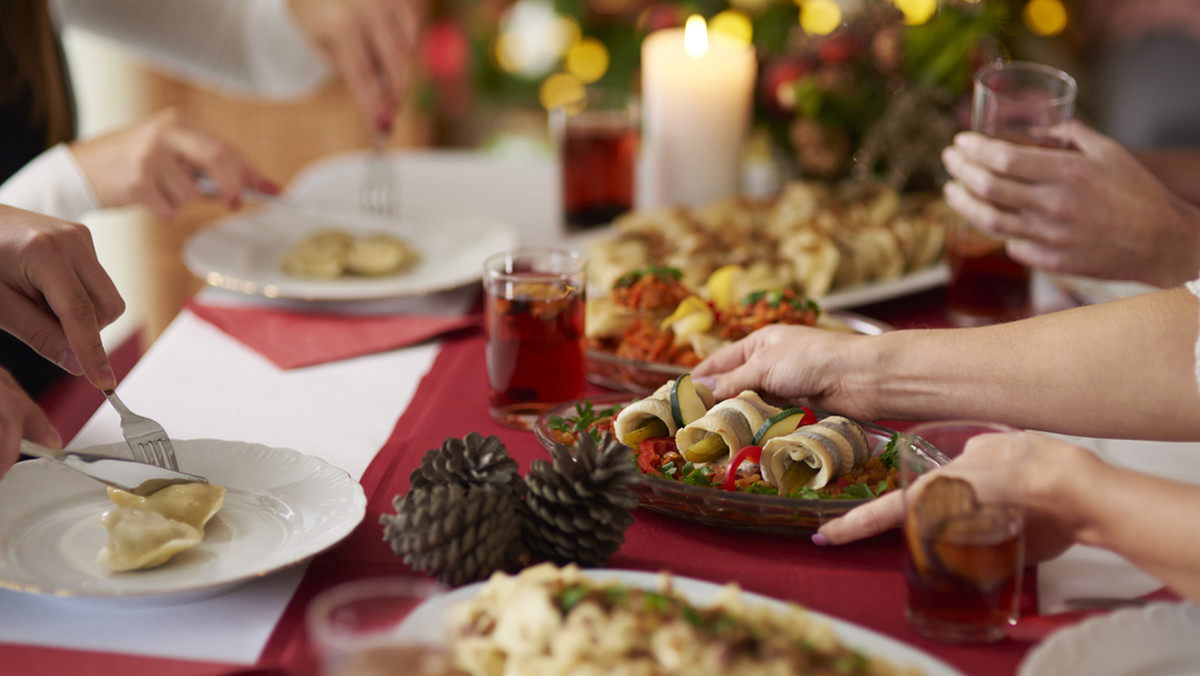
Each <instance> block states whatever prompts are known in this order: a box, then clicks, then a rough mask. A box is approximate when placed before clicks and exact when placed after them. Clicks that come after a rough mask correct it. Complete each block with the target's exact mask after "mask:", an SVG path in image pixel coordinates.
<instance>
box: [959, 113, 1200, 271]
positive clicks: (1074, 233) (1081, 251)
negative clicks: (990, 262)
mask: <svg viewBox="0 0 1200 676" xmlns="http://www.w3.org/2000/svg"><path fill="white" fill-rule="evenodd" d="M1062 131H1063V136H1064V138H1065V140H1066V141H1067V142H1068V144H1069V146H1070V147H1071V149H1070V150H1062V149H1052V148H1038V147H1032V146H1022V145H1016V144H1013V143H1009V142H1006V141H1002V140H998V139H993V138H989V137H986V136H983V135H980V134H977V133H973V132H964V133H961V134H959V135H958V136H956V137H955V139H954V144H953V145H951V146H949V147H948V148H946V149H945V150H944V151H943V153H942V161H943V163H944V164H945V166H946V170H947V171H948V172H949V173H950V175H951V176H952V177H953V178H954V180H953V181H951V182H949V183H947V184H946V186H945V189H944V193H945V196H946V201H947V202H948V203H949V204H950V206H952V207H954V209H955V210H956V211H958V212H959V214H961V215H962V216H963V217H964V218H966V219H967V220H968V221H970V222H971V223H972V224H974V225H975V226H976V227H978V228H979V229H981V230H984V231H986V232H988V233H990V234H992V235H994V236H996V237H1000V238H1003V239H1006V240H1008V245H1007V249H1008V253H1009V255H1011V256H1012V257H1013V258H1014V259H1016V260H1018V261H1021V262H1022V263H1025V264H1026V265H1029V266H1032V267H1036V268H1041V269H1043V270H1048V271H1051V272H1064V273H1072V274H1081V275H1088V276H1093V277H1102V278H1107V279H1135V280H1138V281H1143V282H1148V283H1150V284H1155V285H1158V286H1162V287H1169V286H1175V285H1178V284H1181V283H1183V282H1185V281H1188V280H1191V279H1194V278H1195V277H1196V274H1197V272H1198V271H1200V253H1198V252H1200V210H1198V209H1196V208H1195V207H1192V206H1190V205H1188V204H1187V203H1186V202H1185V201H1184V200H1183V199H1181V198H1180V197H1179V196H1177V195H1175V194H1174V193H1172V192H1171V191H1170V190H1168V189H1167V188H1166V186H1164V185H1163V184H1162V183H1161V182H1160V181H1159V180H1158V179H1157V178H1155V177H1154V175H1153V174H1151V173H1150V171H1149V170H1147V169H1146V168H1145V167H1144V166H1142V165H1141V164H1140V163H1139V162H1138V161H1137V160H1136V159H1135V158H1134V157H1133V156H1132V155H1131V154H1130V153H1129V152H1128V151H1127V150H1125V149H1124V148H1123V147H1121V145H1120V144H1118V143H1117V142H1115V141H1113V140H1112V139H1109V138H1107V137H1105V136H1103V135H1101V134H1100V133H1098V132H1096V131H1094V130H1092V129H1090V128H1088V127H1087V126H1086V125H1084V124H1083V123H1081V122H1078V121H1071V122H1068V123H1066V124H1065V125H1064V126H1063V130H1062Z"/></svg>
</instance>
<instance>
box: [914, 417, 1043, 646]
mask: <svg viewBox="0 0 1200 676" xmlns="http://www.w3.org/2000/svg"><path fill="white" fill-rule="evenodd" d="M1015 431H1016V430H1013V429H1012V428H1009V427H1007V426H1005V425H1000V424H994V423H986V422H972V421H947V422H933V423H926V424H922V425H917V426H914V427H913V428H911V429H910V430H908V431H907V432H906V433H905V434H904V435H902V437H901V446H900V463H901V464H900V467H901V472H900V479H901V486H902V489H903V494H902V495H903V502H904V509H905V520H904V534H905V540H906V542H907V545H908V547H907V553H908V555H907V557H906V560H905V580H906V583H907V589H908V602H907V604H906V606H905V614H906V616H907V618H908V623H909V625H910V626H912V628H913V629H915V630H916V631H917V632H918V633H920V634H921V635H923V636H927V637H929V638H933V639H935V640H939V641H943V642H947V643H980V642H990V641H996V640H999V639H1001V638H1003V637H1004V636H1005V634H1006V632H1007V629H1008V627H1009V626H1010V625H1012V624H1014V623H1015V622H1016V621H1017V619H1018V614H1019V608H1020V597H1021V578H1022V571H1023V569H1024V565H1025V542H1024V533H1025V531H1024V520H1023V512H1022V508H1021V504H1020V502H1021V496H1020V494H1019V491H1016V490H1013V488H1012V486H1013V485H1015V484H1013V483H1009V484H1008V485H1007V486H1006V487H1005V489H1004V498H1003V499H1001V497H1000V491H999V490H998V487H1000V486H1005V484H1004V483H1002V482H1007V481H1008V479H1009V478H1008V477H1005V476H1003V474H1005V469H1004V468H1005V467H1006V466H1005V465H1001V466H998V468H996V469H993V470H991V471H989V472H988V474H987V476H986V477H984V476H981V475H979V474H974V475H972V474H968V473H965V472H964V473H961V474H958V473H955V472H954V471H953V468H952V469H951V470H950V471H941V472H938V473H936V474H933V475H930V476H922V474H923V473H924V472H925V471H927V470H928V469H930V468H929V467H928V466H926V464H925V463H926V462H927V461H926V460H924V458H925V457H926V454H918V453H915V452H913V444H914V443H924V444H928V445H931V446H933V447H934V448H936V449H938V450H939V451H941V452H942V453H943V454H944V455H945V456H947V457H949V458H951V459H953V458H955V457H957V456H958V455H959V454H961V453H962V451H963V449H964V448H965V447H966V445H967V443H968V441H969V440H970V439H972V438H974V437H977V436H979V435H981V434H1004V433H1012V432H1015ZM918 440H920V441H918ZM1005 442H1006V443H1013V444H1020V445H1021V449H1018V451H1019V452H1026V451H1028V447H1027V444H1028V442H1027V441H1026V440H1025V437H1024V436H1022V435H1019V434H1013V435H1011V437H1010V438H1009V439H1006V440H1005ZM1007 466H1011V465H1007ZM1014 496H1016V497H1015V499H1014Z"/></svg>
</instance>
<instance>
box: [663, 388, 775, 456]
mask: <svg viewBox="0 0 1200 676" xmlns="http://www.w3.org/2000/svg"><path fill="white" fill-rule="evenodd" d="M780 410H781V409H779V408H776V407H774V406H772V405H770V404H768V403H766V402H765V401H763V400H762V398H761V397H759V396H758V394H757V393H755V392H752V391H750V390H745V391H743V392H742V393H741V394H739V395H738V396H736V397H734V398H732V399H726V400H725V401H722V402H721V403H719V404H717V405H716V406H713V407H712V408H711V409H710V410H709V411H708V413H706V414H705V415H704V417H702V418H700V419H699V420H697V421H696V422H694V423H692V424H690V425H687V426H686V427H684V428H683V429H681V430H679V431H678V432H676V433H675V445H676V446H678V447H679V452H680V454H682V455H683V457H684V459H685V460H688V461H689V462H700V463H703V462H712V461H713V460H717V459H719V458H721V457H722V456H724V455H725V454H728V453H730V452H733V451H737V450H738V449H739V448H742V447H743V446H749V445H751V444H753V443H754V432H755V431H756V430H757V429H758V428H759V427H761V426H762V424H763V422H764V421H765V420H767V419H768V418H770V417H771V416H773V415H775V414H776V413H779V411H780Z"/></svg>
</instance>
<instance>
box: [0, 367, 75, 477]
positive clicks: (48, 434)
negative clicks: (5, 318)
mask: <svg viewBox="0 0 1200 676" xmlns="http://www.w3.org/2000/svg"><path fill="white" fill-rule="evenodd" d="M23 438H24V439H28V440H30V441H32V442H34V443H38V444H41V445H43V446H49V447H51V448H62V439H61V438H60V437H59V436H58V432H57V431H55V429H54V428H53V427H51V426H50V420H49V419H48V418H46V414H45V413H43V412H42V409H40V408H38V406H37V404H35V403H33V400H32V399H30V398H29V395H28V394H26V393H25V391H24V390H22V389H21V386H20V385H18V384H17V381H16V380H14V379H13V377H12V375H11V374H9V372H8V371H5V370H4V369H0V477H2V476H4V473H5V472H7V471H8V468H9V467H12V465H13V463H15V462H16V461H17V458H18V457H19V456H20V455H21V450H20V449H21V439H23Z"/></svg>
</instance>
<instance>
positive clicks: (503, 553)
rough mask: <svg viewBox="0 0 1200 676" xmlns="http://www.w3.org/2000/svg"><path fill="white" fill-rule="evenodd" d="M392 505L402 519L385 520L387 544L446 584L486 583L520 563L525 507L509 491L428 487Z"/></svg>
mask: <svg viewBox="0 0 1200 676" xmlns="http://www.w3.org/2000/svg"><path fill="white" fill-rule="evenodd" d="M392 504H393V505H394V506H395V508H396V513H395V514H394V515H391V514H384V515H383V516H381V517H380V519H379V521H380V523H382V524H383V525H384V531H383V539H384V540H385V541H387V542H388V543H389V544H390V545H391V547H392V551H393V552H395V553H396V555H397V556H401V557H403V558H404V562H405V563H407V564H409V565H410V566H412V567H413V568H414V569H415V570H421V571H426V572H428V573H430V574H432V575H433V576H434V577H437V578H438V579H440V580H442V581H443V582H445V583H446V584H449V585H455V586H457V585H461V584H466V583H468V582H474V581H476V580H482V579H484V578H486V577H488V576H489V575H491V574H492V573H493V572H495V571H497V570H509V569H511V568H513V567H514V566H516V564H517V563H518V561H519V559H520V556H521V553H522V550H521V544H520V539H519V535H520V530H521V527H520V522H521V520H520V518H519V517H518V508H519V504H520V503H519V501H518V500H516V499H514V498H513V494H512V491H511V489H510V488H509V487H508V486H503V485H494V484H487V483H484V484H476V485H468V486H463V485H460V484H456V483H450V484H439V485H432V486H424V487H421V488H413V489H412V490H411V491H409V493H408V494H407V495H404V496H396V498H395V499H394V500H393V501H392Z"/></svg>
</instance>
